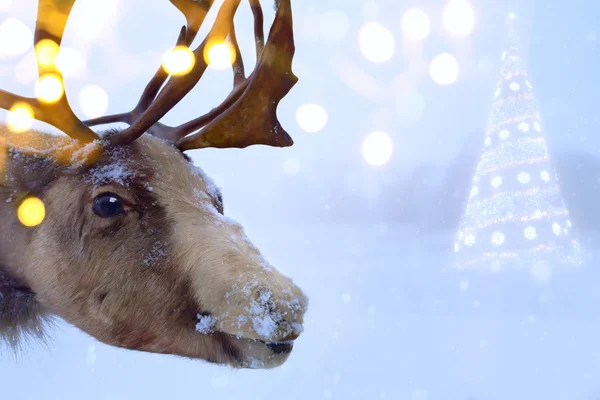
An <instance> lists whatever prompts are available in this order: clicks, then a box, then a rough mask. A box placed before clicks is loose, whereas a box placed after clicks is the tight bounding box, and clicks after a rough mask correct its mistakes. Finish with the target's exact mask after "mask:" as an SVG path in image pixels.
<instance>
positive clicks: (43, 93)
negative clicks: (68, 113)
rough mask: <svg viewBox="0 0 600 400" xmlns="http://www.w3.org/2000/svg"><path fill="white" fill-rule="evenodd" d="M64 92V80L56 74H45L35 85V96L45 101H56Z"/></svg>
mask: <svg viewBox="0 0 600 400" xmlns="http://www.w3.org/2000/svg"><path fill="white" fill-rule="evenodd" d="M64 92H65V89H64V87H63V83H62V80H61V79H60V77H59V76H58V75H55V74H46V75H43V76H42V77H41V78H40V79H38V81H37V84H36V86H35V96H36V97H37V98H38V100H39V101H41V102H43V103H49V104H51V103H56V102H57V101H59V100H60V99H61V98H62V96H63V94H64Z"/></svg>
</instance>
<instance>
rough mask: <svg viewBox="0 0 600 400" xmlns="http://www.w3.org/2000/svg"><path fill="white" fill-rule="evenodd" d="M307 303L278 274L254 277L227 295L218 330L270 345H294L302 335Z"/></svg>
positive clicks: (289, 283)
mask: <svg viewBox="0 0 600 400" xmlns="http://www.w3.org/2000/svg"><path fill="white" fill-rule="evenodd" d="M307 307H308V299H307V297H306V296H305V295H304V293H302V291H301V290H300V289H299V288H298V287H297V286H296V285H295V284H294V283H293V282H292V281H291V280H290V279H288V278H286V277H284V276H282V275H279V274H276V275H274V274H272V273H271V274H266V275H264V276H262V277H257V276H256V275H253V276H252V277H249V279H247V280H244V281H241V282H237V283H236V284H234V285H233V286H232V287H231V290H230V291H228V292H227V293H225V304H224V307H223V308H222V312H221V313H220V314H221V315H220V316H219V315H217V316H216V321H217V323H216V327H217V329H218V330H220V331H222V332H225V333H229V334H231V335H234V336H237V337H243V338H246V339H257V340H261V341H263V342H267V343H283V342H291V341H293V340H295V339H297V338H298V336H299V335H300V334H301V333H302V331H303V326H302V324H303V322H304V313H305V312H306V309H307Z"/></svg>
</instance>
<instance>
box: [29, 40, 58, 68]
mask: <svg viewBox="0 0 600 400" xmlns="http://www.w3.org/2000/svg"><path fill="white" fill-rule="evenodd" d="M59 50H60V49H59V46H58V44H57V43H56V42H55V41H54V40H50V39H44V40H40V42H39V43H38V44H36V45H35V55H36V57H37V61H38V62H39V63H40V64H41V65H43V66H46V67H52V66H54V62H55V60H56V56H57V55H58V52H59Z"/></svg>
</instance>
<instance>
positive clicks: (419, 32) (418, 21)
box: [401, 8, 431, 41]
mask: <svg viewBox="0 0 600 400" xmlns="http://www.w3.org/2000/svg"><path fill="white" fill-rule="evenodd" d="M401 26H402V33H404V35H405V36H406V37H407V38H409V39H410V40H417V41H418V40H424V39H426V38H427V36H429V33H430V32H431V22H430V21H429V16H428V15H427V14H426V13H425V12H424V11H423V10H420V9H418V8H413V9H411V10H408V11H407V12H405V13H404V15H403V16H402V21H401Z"/></svg>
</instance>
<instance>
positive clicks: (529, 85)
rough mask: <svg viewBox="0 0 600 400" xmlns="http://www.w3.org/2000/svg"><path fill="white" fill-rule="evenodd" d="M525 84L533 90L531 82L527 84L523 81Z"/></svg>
mask: <svg viewBox="0 0 600 400" xmlns="http://www.w3.org/2000/svg"><path fill="white" fill-rule="evenodd" d="M525 84H526V85H527V87H528V88H529V89H533V85H532V84H531V82H529V81H525Z"/></svg>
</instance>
